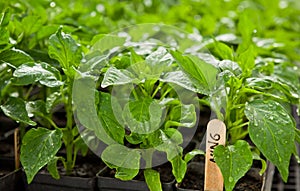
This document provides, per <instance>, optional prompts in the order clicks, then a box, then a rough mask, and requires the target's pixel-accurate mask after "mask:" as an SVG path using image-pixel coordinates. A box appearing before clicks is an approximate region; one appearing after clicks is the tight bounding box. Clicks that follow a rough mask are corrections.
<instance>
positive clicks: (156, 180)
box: [144, 169, 162, 191]
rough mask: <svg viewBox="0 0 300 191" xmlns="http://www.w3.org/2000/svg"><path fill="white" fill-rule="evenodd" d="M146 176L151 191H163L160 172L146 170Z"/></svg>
mask: <svg viewBox="0 0 300 191" xmlns="http://www.w3.org/2000/svg"><path fill="white" fill-rule="evenodd" d="M144 176H145V180H146V183H147V185H148V188H149V190H150V191H162V187H161V182H160V176H159V172H157V171H155V170H153V169H145V170H144Z"/></svg>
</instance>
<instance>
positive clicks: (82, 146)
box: [73, 127, 89, 156]
mask: <svg viewBox="0 0 300 191" xmlns="http://www.w3.org/2000/svg"><path fill="white" fill-rule="evenodd" d="M74 129H77V127H74ZM80 135H81V134H80ZM73 136H74V134H73ZM85 138H86V137H85ZM78 151H80V152H81V154H82V156H86V155H87V153H88V151H89V147H88V146H87V144H86V143H85V142H84V140H83V136H78V137H77V138H76V139H75V140H74V154H77V153H78Z"/></svg>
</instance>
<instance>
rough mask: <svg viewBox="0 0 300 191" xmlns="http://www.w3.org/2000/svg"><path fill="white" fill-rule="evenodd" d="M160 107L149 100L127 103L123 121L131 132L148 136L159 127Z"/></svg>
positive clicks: (143, 99) (142, 99)
mask: <svg viewBox="0 0 300 191" xmlns="http://www.w3.org/2000/svg"><path fill="white" fill-rule="evenodd" d="M162 110H163V109H162V106H161V105H160V104H158V103H157V102H156V101H155V100H153V99H151V98H143V97H142V98H141V99H139V100H137V101H130V102H128V103H127V104H126V105H125V107H124V110H123V113H122V114H123V119H124V121H125V122H126V123H127V125H128V128H129V129H130V130H131V132H134V133H138V134H149V133H151V132H153V131H155V130H157V129H158V128H159V127H160V123H161V117H162Z"/></svg>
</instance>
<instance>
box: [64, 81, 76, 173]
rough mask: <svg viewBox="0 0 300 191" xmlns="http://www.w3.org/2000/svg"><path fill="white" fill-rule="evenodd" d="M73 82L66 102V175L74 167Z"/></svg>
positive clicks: (69, 86)
mask: <svg viewBox="0 0 300 191" xmlns="http://www.w3.org/2000/svg"><path fill="white" fill-rule="evenodd" d="M72 86H73V83H72V80H70V79H68V90H67V96H68V97H67V102H66V105H65V107H66V113H67V125H66V130H67V132H66V139H65V146H66V152H67V162H66V173H67V175H70V174H71V172H72V167H73V147H74V144H73V135H72V129H73V111H72Z"/></svg>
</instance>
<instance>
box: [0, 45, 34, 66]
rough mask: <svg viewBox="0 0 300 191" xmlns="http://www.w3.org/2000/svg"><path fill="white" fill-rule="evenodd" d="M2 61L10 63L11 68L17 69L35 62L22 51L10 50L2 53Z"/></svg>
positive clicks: (0, 55) (0, 54)
mask: <svg viewBox="0 0 300 191" xmlns="http://www.w3.org/2000/svg"><path fill="white" fill-rule="evenodd" d="M0 58H1V61H4V62H6V63H8V64H9V65H10V66H12V67H14V68H17V67H19V66H21V65H22V64H24V63H28V62H33V59H32V58H31V57H30V55H28V54H27V53H25V52H24V51H22V50H19V49H10V50H6V51H3V52H1V53H0Z"/></svg>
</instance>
